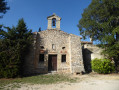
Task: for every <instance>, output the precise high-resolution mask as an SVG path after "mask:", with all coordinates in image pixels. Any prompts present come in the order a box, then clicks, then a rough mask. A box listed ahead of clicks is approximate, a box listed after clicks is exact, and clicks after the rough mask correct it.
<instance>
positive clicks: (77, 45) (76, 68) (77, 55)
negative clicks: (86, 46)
mask: <svg viewBox="0 0 119 90" xmlns="http://www.w3.org/2000/svg"><path fill="white" fill-rule="evenodd" d="M70 44H71V68H72V73H80V72H82V71H83V72H84V64H83V59H82V48H81V41H80V37H79V36H76V35H73V34H70Z"/></svg>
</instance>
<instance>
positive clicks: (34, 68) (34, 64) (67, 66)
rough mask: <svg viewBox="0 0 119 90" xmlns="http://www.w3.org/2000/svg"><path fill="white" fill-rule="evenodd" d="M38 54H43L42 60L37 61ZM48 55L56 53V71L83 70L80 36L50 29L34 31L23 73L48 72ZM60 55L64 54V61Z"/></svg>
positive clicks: (72, 71)
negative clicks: (31, 45)
mask: <svg viewBox="0 0 119 90" xmlns="http://www.w3.org/2000/svg"><path fill="white" fill-rule="evenodd" d="M52 45H54V48H53V47H52ZM42 47H43V48H42ZM39 54H44V62H39ZM49 55H57V72H58V73H79V72H81V71H84V67H83V59H82V49H81V42H80V37H79V36H76V35H73V34H67V33H65V32H63V31H61V30H56V29H51V30H45V31H41V32H37V33H34V43H33V47H32V48H31V52H29V55H28V56H27V57H26V64H25V73H29V74H30V73H31V74H32V73H33V74H34V73H48V57H49ZM62 55H66V62H61V56H62Z"/></svg>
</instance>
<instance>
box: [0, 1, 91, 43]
mask: <svg viewBox="0 0 119 90" xmlns="http://www.w3.org/2000/svg"><path fill="white" fill-rule="evenodd" d="M6 1H7V2H8V5H9V6H10V10H9V11H8V12H7V13H6V14H5V15H4V17H3V18H2V19H0V24H4V25H5V26H9V27H12V26H13V25H14V26H16V25H17V22H18V20H19V19H20V18H24V20H25V22H26V24H27V26H28V28H29V29H32V31H33V32H35V31H38V29H39V27H41V29H42V30H46V29H47V16H50V15H52V14H53V13H55V14H56V15H58V16H60V17H61V18H62V20H61V30H63V31H64V32H67V33H72V34H75V35H79V36H80V33H79V29H78V27H77V24H78V22H79V20H80V19H81V14H82V13H83V10H84V9H85V8H86V7H88V5H89V4H90V3H91V1H92V0H6ZM87 40H88V41H89V39H87Z"/></svg>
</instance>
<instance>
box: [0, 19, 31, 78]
mask: <svg viewBox="0 0 119 90" xmlns="http://www.w3.org/2000/svg"><path fill="white" fill-rule="evenodd" d="M3 29H4V30H3ZM5 29H6V30H5ZM31 44H32V33H31V30H29V29H27V27H26V23H25V22H24V20H23V19H20V20H19V22H18V25H17V26H16V27H14V26H13V27H12V28H9V27H3V26H2V29H0V69H1V70H0V77H16V76H22V74H23V65H24V60H25V56H26V55H27V53H28V52H29V47H30V45H31Z"/></svg>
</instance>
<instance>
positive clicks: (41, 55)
mask: <svg viewBox="0 0 119 90" xmlns="http://www.w3.org/2000/svg"><path fill="white" fill-rule="evenodd" d="M39 62H44V54H40V55H39Z"/></svg>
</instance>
